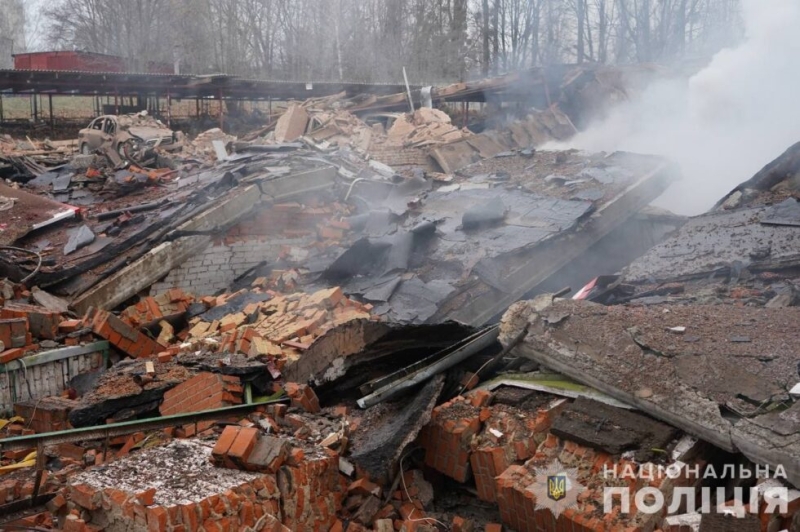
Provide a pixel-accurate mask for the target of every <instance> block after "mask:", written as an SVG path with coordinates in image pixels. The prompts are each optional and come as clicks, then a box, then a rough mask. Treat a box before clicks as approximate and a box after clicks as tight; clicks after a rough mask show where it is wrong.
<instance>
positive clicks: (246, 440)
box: [228, 427, 258, 467]
mask: <svg viewBox="0 0 800 532" xmlns="http://www.w3.org/2000/svg"><path fill="white" fill-rule="evenodd" d="M257 441H258V430H257V429H255V428H249V427H244V428H240V429H239V434H238V435H237V436H236V439H235V440H234V441H233V444H232V445H231V447H230V449H229V450H228V458H230V459H231V460H232V461H233V463H235V464H237V465H239V466H241V467H244V465H245V464H246V463H247V460H248V458H250V453H252V452H253V448H254V447H255V445H256V442H257Z"/></svg>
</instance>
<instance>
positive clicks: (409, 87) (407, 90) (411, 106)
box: [403, 67, 414, 113]
mask: <svg viewBox="0 0 800 532" xmlns="http://www.w3.org/2000/svg"><path fill="white" fill-rule="evenodd" d="M403 79H404V80H406V92H407V93H408V106H409V107H410V108H411V112H412V113H413V112H414V99H413V98H412V97H411V86H410V85H409V84H408V75H407V74H406V67H403Z"/></svg>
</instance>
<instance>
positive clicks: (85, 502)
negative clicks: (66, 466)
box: [69, 484, 101, 510]
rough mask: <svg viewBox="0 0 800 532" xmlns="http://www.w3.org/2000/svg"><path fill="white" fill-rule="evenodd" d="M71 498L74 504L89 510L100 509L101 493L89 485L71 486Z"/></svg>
mask: <svg viewBox="0 0 800 532" xmlns="http://www.w3.org/2000/svg"><path fill="white" fill-rule="evenodd" d="M69 498H70V500H71V501H72V502H74V503H75V504H77V505H78V506H81V507H83V508H86V509H87V510H97V509H98V508H100V500H101V493H100V492H99V491H97V490H95V489H94V488H93V487H91V486H89V485H87V484H77V485H73V486H70V490H69Z"/></svg>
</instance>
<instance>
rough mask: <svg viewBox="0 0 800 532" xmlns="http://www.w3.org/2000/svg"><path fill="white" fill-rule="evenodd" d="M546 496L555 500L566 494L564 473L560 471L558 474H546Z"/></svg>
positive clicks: (565, 476) (562, 497)
mask: <svg viewBox="0 0 800 532" xmlns="http://www.w3.org/2000/svg"><path fill="white" fill-rule="evenodd" d="M547 496H548V497H549V498H550V499H551V500H553V501H556V502H558V501H560V500H562V499H564V497H566V496H567V475H566V474H564V473H560V474H558V475H548V476H547Z"/></svg>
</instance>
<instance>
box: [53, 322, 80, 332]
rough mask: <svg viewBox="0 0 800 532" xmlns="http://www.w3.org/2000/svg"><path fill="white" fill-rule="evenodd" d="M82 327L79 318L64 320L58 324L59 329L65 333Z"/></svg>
mask: <svg viewBox="0 0 800 532" xmlns="http://www.w3.org/2000/svg"><path fill="white" fill-rule="evenodd" d="M82 327H83V322H82V321H81V320H64V321H62V322H61V323H59V324H58V329H59V331H61V332H62V333H65V334H66V333H71V332H75V331H77V330H78V329H80V328H82Z"/></svg>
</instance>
